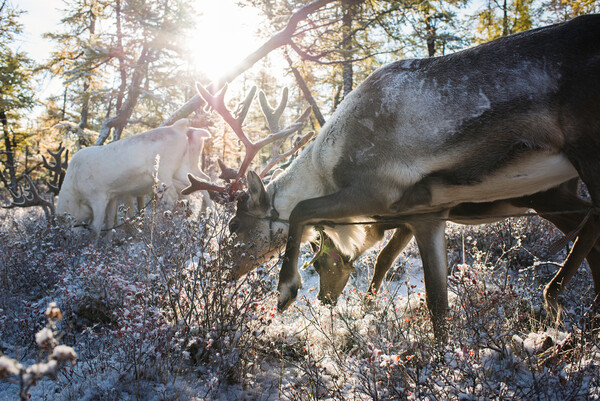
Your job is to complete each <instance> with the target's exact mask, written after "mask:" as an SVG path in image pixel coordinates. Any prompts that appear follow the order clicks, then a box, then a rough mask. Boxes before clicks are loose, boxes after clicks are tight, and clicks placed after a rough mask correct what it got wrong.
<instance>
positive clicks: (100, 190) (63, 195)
mask: <svg viewBox="0 0 600 401" xmlns="http://www.w3.org/2000/svg"><path fill="white" fill-rule="evenodd" d="M209 137H210V134H209V133H208V131H206V130H202V129H197V128H191V127H190V126H189V121H188V120H186V119H183V120H179V121H177V122H176V123H175V124H173V125H172V126H168V127H160V128H156V129H153V130H150V131H146V132H143V133H140V134H137V135H133V136H131V137H128V138H124V139H121V140H119V141H117V142H112V143H110V144H108V145H104V146H92V147H88V148H84V149H81V150H80V151H78V152H77V153H75V155H73V158H72V159H71V164H70V166H69V168H68V169H67V174H66V176H65V178H64V181H63V185H62V188H61V190H60V193H59V196H58V203H57V207H56V212H57V214H59V215H60V214H65V213H67V214H70V215H71V216H73V217H74V219H75V221H76V222H78V223H79V222H84V223H86V224H90V223H91V228H92V231H93V233H94V235H95V237H97V236H98V235H99V233H100V230H101V229H102V225H103V224H104V223H105V222H106V226H107V228H110V227H111V226H112V224H113V222H114V220H115V214H116V206H117V202H118V200H121V199H131V198H134V197H141V196H144V195H147V194H151V193H152V191H153V190H152V188H153V185H154V177H155V173H156V176H157V177H156V178H157V179H158V181H159V182H161V183H163V184H165V185H166V190H165V196H166V199H167V201H169V202H174V201H175V200H177V199H178V198H179V193H180V191H181V189H183V188H184V187H185V186H186V185H187V174H189V173H192V174H196V175H199V176H201V177H202V176H204V177H206V176H205V175H204V173H202V171H201V170H200V168H199V167H198V163H199V158H200V155H201V153H202V148H203V146H204V139H205V138H209Z"/></svg>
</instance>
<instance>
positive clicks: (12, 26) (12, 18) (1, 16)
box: [0, 0, 33, 191]
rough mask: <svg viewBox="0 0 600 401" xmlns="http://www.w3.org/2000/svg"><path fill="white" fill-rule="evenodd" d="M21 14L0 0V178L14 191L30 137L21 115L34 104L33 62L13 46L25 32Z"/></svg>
mask: <svg viewBox="0 0 600 401" xmlns="http://www.w3.org/2000/svg"><path fill="white" fill-rule="evenodd" d="M21 14H22V12H21V11H19V10H18V9H16V8H14V7H12V6H11V5H10V4H9V3H8V1H7V0H5V1H3V2H2V3H1V4H0V124H1V125H2V128H1V135H2V141H0V152H1V153H0V168H1V170H0V180H1V181H2V182H3V183H4V185H5V186H6V187H7V188H9V189H11V190H13V191H16V190H17V181H18V173H17V167H18V166H17V157H16V155H17V153H16V152H17V150H18V148H20V147H23V146H24V142H25V141H24V140H25V139H26V137H27V135H26V133H25V132H24V131H23V130H21V128H20V127H19V119H20V117H21V114H22V113H23V112H24V111H26V110H29V109H30V108H31V107H32V106H33V91H32V88H31V68H32V65H33V63H32V61H31V60H29V59H28V58H27V56H26V55H25V54H24V53H23V52H20V51H15V50H13V49H12V47H11V45H12V44H13V42H14V40H15V37H16V36H17V35H19V34H20V33H21V32H22V25H21V23H20V22H19V16H20V15H21Z"/></svg>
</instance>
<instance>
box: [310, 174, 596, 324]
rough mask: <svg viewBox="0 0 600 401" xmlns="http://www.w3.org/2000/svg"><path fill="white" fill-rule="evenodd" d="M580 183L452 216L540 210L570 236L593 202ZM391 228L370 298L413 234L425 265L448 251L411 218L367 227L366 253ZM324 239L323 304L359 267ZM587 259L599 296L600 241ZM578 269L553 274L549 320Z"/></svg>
mask: <svg viewBox="0 0 600 401" xmlns="http://www.w3.org/2000/svg"><path fill="white" fill-rule="evenodd" d="M573 184H575V186H573ZM576 184H577V180H572V181H570V182H567V183H564V184H562V185H560V186H558V187H556V188H552V189H550V190H548V191H545V192H541V193H537V194H534V195H530V196H525V197H521V198H515V199H508V200H500V201H495V202H489V203H464V204H460V205H458V206H455V207H454V208H452V209H450V211H449V216H448V218H449V220H451V221H454V222H457V223H460V224H482V223H490V222H494V221H497V219H498V216H511V215H520V214H522V213H525V212H527V211H528V210H530V209H535V210H536V211H537V212H538V213H540V215H541V216H542V217H544V218H545V219H547V220H548V221H550V222H551V223H553V224H554V225H555V226H556V227H558V228H559V229H560V230H561V231H563V233H565V234H566V235H569V233H572V232H574V231H575V230H576V229H577V227H578V226H579V225H580V224H581V222H582V220H583V219H584V218H585V212H584V211H585V210H587V209H589V207H590V206H591V204H590V203H589V202H586V201H584V200H582V199H581V198H579V197H578V196H577V195H576ZM417 220H418V217H417ZM420 224H421V225H423V224H426V222H423V221H421V222H420ZM417 228H418V227H417ZM387 229H395V231H394V234H393V236H392V237H391V238H390V240H389V241H388V243H387V244H386V245H385V246H384V247H383V248H382V249H381V251H380V253H379V255H378V256H377V261H376V263H375V269H374V272H373V278H372V280H371V283H370V284H369V287H368V291H367V298H369V297H372V296H374V295H376V294H377V292H378V291H379V289H380V287H381V283H382V282H383V280H384V278H385V276H386V274H387V272H388V270H389V269H390V268H391V266H392V264H393V263H394V260H395V259H396V258H397V257H398V255H399V254H400V252H402V250H403V249H404V247H405V246H406V245H407V244H408V242H409V241H410V240H411V238H412V237H413V235H415V236H416V240H417V245H418V247H419V249H420V251H421V252H422V254H423V260H424V263H425V262H426V261H429V260H431V258H428V255H429V254H431V253H433V254H444V253H445V249H435V250H431V248H430V245H429V244H428V243H427V241H428V238H427V236H425V238H422V237H420V236H419V232H420V231H417V229H415V227H413V226H412V225H411V223H410V222H407V223H402V224H399V225H388V224H381V225H380V224H377V225H372V226H370V227H368V229H367V230H368V232H369V234H370V235H369V236H368V237H367V239H366V240H365V243H364V244H363V245H362V247H361V251H366V250H367V249H369V248H371V246H373V245H374V244H375V243H376V242H378V241H379V240H381V239H382V238H383V234H384V232H385V231H386V230H387ZM320 242H321V243H320V244H319V246H317V245H316V243H314V242H313V243H311V245H312V246H313V250H314V251H315V252H316V256H315V258H314V259H313V261H312V264H313V266H314V268H315V271H316V272H317V273H318V275H319V293H318V295H317V298H318V299H319V300H320V301H321V302H322V303H324V304H333V305H335V303H336V302H337V299H338V298H339V296H340V294H341V292H342V290H343V289H344V287H345V286H346V283H347V281H348V279H349V278H350V274H351V273H352V272H353V271H354V266H353V262H354V260H351V259H349V258H348V257H347V256H345V255H344V254H343V253H342V252H341V251H340V250H339V249H336V247H335V245H334V244H333V241H331V239H329V238H327V237H326V236H323V238H321V239H320ZM361 253H362V252H361ZM586 258H587V260H588V264H589V267H590V270H591V272H592V278H593V280H594V290H595V292H596V295H597V296H598V295H599V294H600V243H598V242H596V244H595V245H594V247H593V248H592V249H591V250H590V252H589V253H588V254H587V256H586ZM441 263H443V266H442V267H441V268H442V269H443V268H444V267H447V263H446V260H445V259H444V260H442V261H441ZM578 267H579V264H578V263H577V262H576V261H573V260H572V259H571V260H570V263H567V264H565V265H563V266H561V268H560V269H559V270H558V272H557V273H556V275H555V276H554V278H553V279H552V280H551V281H550V282H549V283H548V284H547V285H546V287H545V290H544V300H545V304H546V310H547V312H548V315H549V317H550V318H554V319H556V320H557V321H558V320H559V318H560V308H559V305H558V296H559V295H560V294H561V293H562V292H563V291H564V289H565V287H566V286H567V285H568V283H569V281H570V280H571V278H572V277H573V275H574V274H575V272H576V270H577V268H578ZM429 269H431V268H429Z"/></svg>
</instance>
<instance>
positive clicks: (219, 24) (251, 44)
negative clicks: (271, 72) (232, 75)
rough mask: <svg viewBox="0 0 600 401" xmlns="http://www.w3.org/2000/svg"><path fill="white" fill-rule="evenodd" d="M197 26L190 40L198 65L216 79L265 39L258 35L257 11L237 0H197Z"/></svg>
mask: <svg viewBox="0 0 600 401" xmlns="http://www.w3.org/2000/svg"><path fill="white" fill-rule="evenodd" d="M196 10H197V12H198V14H199V16H198V23H197V25H196V29H195V30H194V32H193V33H192V35H191V38H190V39H189V48H190V51H191V54H190V56H191V57H192V61H193V62H194V63H195V65H196V68H198V70H199V71H200V72H202V73H204V74H205V75H206V76H207V77H208V78H210V79H211V80H216V79H218V78H219V77H221V76H222V75H223V74H225V73H226V72H227V71H229V70H230V69H231V68H232V67H233V66H235V65H237V64H238V63H240V62H241V61H242V60H243V59H244V58H245V57H246V56H247V55H248V54H250V52H252V51H254V50H256V49H257V48H258V46H260V45H261V44H262V42H263V40H262V39H260V38H258V37H257V36H256V30H257V27H258V24H259V21H260V19H259V16H258V12H257V11H256V10H254V9H252V8H250V7H245V8H240V7H238V6H236V5H235V1H234V0H219V1H214V0H197V2H196Z"/></svg>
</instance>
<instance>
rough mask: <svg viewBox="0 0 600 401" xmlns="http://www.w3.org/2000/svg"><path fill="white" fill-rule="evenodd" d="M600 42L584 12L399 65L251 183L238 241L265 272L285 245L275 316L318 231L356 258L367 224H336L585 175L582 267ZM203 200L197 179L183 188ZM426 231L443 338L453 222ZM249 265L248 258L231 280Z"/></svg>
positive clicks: (593, 184) (599, 194) (597, 117)
mask: <svg viewBox="0 0 600 401" xmlns="http://www.w3.org/2000/svg"><path fill="white" fill-rule="evenodd" d="M599 37H600V16H596V15H588V16H582V17H578V18H576V19H574V20H572V21H570V22H566V23H562V24H557V25H553V26H548V27H544V28H539V29H535V30H531V31H528V32H524V33H520V34H516V35H512V36H508V37H504V38H501V39H498V40H495V41H492V42H490V43H487V44H483V45H480V46H477V47H474V48H471V49H467V50H464V51H461V52H458V53H455V54H451V55H447V56H442V57H437V58H431V59H415V60H403V61H398V62H394V63H392V64H389V65H387V66H384V67H382V68H380V69H378V70H377V71H375V72H374V73H373V74H371V75H370V76H369V77H368V78H367V79H366V80H365V81H364V82H363V83H362V84H360V85H359V86H358V87H357V88H356V89H355V90H354V91H353V92H351V93H350V95H349V96H348V97H347V98H346V99H344V101H343V102H342V103H341V104H340V105H339V106H338V108H337V110H336V111H335V112H334V114H333V115H332V117H331V118H330V119H329V121H328V122H327V123H326V124H325V126H324V127H323V129H322V130H321V132H320V133H319V134H318V136H317V137H316V139H315V141H314V142H313V143H312V144H310V145H309V146H308V147H306V148H305V149H304V151H303V152H302V153H301V154H300V155H299V156H298V157H297V158H296V160H295V161H294V162H293V164H292V165H291V166H290V167H289V168H288V169H287V170H286V171H284V172H283V173H282V174H280V175H278V176H277V177H276V178H275V179H273V180H272V181H271V182H270V183H269V184H268V185H267V186H266V187H265V186H264V185H263V183H262V182H261V180H260V177H259V176H258V175H257V174H255V173H253V172H249V173H248V175H247V182H248V192H247V196H245V197H242V198H240V199H239V200H238V203H237V210H236V215H235V216H234V218H233V219H232V220H231V222H230V230H231V231H232V232H235V233H236V234H237V241H239V242H244V243H248V244H252V245H253V246H254V247H255V248H256V252H257V260H258V261H259V262H260V261H264V260H268V259H269V257H271V256H273V255H274V254H276V252H277V251H278V249H277V245H278V244H279V243H281V242H282V241H284V240H285V241H284V242H285V254H284V257H283V260H282V267H281V270H280V273H279V283H278V286H277V289H278V291H279V296H278V302H277V307H278V310H279V311H283V310H285V309H287V308H288V307H289V306H290V305H291V303H292V302H293V301H294V300H295V298H296V295H297V291H298V288H299V287H300V284H301V279H300V274H299V272H298V256H299V250H300V244H301V242H303V241H306V240H308V239H309V238H310V237H311V235H312V234H311V233H312V230H311V226H312V225H313V224H315V223H318V222H323V221H325V222H327V224H326V225H325V233H326V234H327V235H328V236H329V237H330V238H331V239H332V240H333V242H334V243H335V245H336V247H337V248H338V249H340V250H341V251H342V252H343V253H344V254H345V255H347V256H349V257H351V258H353V257H355V256H356V254H357V253H358V250H359V248H360V246H361V244H362V243H363V242H364V240H365V237H366V235H367V233H366V230H365V227H363V226H347V225H344V226H340V225H335V224H336V223H339V222H345V223H347V222H352V221H355V220H357V219H360V220H364V219H372V220H373V221H374V222H377V221H378V222H384V221H385V220H386V219H388V218H395V217H397V216H398V215H414V214H416V213H420V214H424V215H427V216H429V217H431V216H439V217H440V218H445V217H447V214H448V211H449V210H450V209H451V208H452V207H454V206H456V205H459V204H461V203H466V202H492V201H496V200H499V199H510V198H515V197H521V196H526V195H530V194H534V193H537V192H541V191H545V190H548V189H550V188H553V187H556V186H557V185H559V184H561V183H563V182H565V181H568V180H570V179H573V178H575V177H577V176H578V175H579V177H580V178H581V179H582V180H583V181H584V183H585V184H586V185H587V187H588V189H589V190H590V193H591V197H592V203H593V207H594V210H593V211H591V212H590V213H589V216H588V217H589V218H588V219H586V223H585V224H584V227H583V228H582V231H581V235H580V236H579V238H578V240H577V242H576V243H575V246H574V252H575V253H576V254H577V257H574V258H573V259H572V260H573V262H574V263H575V262H576V261H577V259H579V260H582V259H583V257H581V255H583V256H585V255H587V254H588V253H589V250H590V249H591V248H592V246H593V245H594V244H595V243H596V240H597V239H598V236H599V235H600V230H596V229H595V227H597V224H598V221H597V220H598V214H597V211H596V210H597V208H598V207H599V206H600V174H598V173H599V171H600V160H599V159H598V151H599V150H600V135H599V134H600V132H598V131H600V41H598V38H599ZM199 91H200V94H201V95H202V96H203V97H204V98H205V100H207V102H208V103H209V104H210V103H211V102H213V100H212V99H211V98H210V96H205V93H204V92H206V91H203V90H201V89H200V90H199ZM241 171H243V168H242V169H241V170H240V172H241ZM200 189H206V187H205V186H204V185H199V184H198V183H197V182H192V184H191V185H190V188H189V189H188V190H187V191H193V190H200ZM415 226H416V225H415ZM417 231H419V236H421V237H423V238H428V240H427V243H428V244H430V245H429V248H430V249H428V250H426V251H427V252H424V254H428V255H429V257H431V258H433V259H438V260H436V261H434V262H432V263H424V267H425V271H424V277H425V281H426V290H427V294H428V299H427V303H428V308H429V309H430V313H431V315H432V317H433V321H434V327H436V326H437V327H438V328H439V327H441V326H442V321H443V316H444V313H445V310H446V307H447V284H446V268H445V263H443V262H442V261H441V260H439V259H441V258H443V259H444V260H445V255H441V254H440V253H439V250H440V249H443V248H444V246H443V244H444V223H443V221H441V220H440V222H439V223H436V224H434V223H429V224H427V225H424V226H421V227H420V228H419V229H418V230H417ZM430 250H431V252H432V253H429V251H430ZM435 250H438V252H437V254H436V253H435ZM253 263H254V260H253V259H252V258H250V257H249V256H246V257H242V256H241V255H240V261H239V266H238V267H237V269H236V271H235V272H234V275H240V274H243V273H244V272H247V271H248V270H249V269H250V268H251V267H252V264H253ZM428 266H429V268H428ZM438 333H439V330H438Z"/></svg>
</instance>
